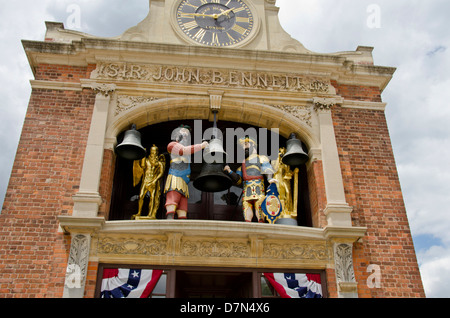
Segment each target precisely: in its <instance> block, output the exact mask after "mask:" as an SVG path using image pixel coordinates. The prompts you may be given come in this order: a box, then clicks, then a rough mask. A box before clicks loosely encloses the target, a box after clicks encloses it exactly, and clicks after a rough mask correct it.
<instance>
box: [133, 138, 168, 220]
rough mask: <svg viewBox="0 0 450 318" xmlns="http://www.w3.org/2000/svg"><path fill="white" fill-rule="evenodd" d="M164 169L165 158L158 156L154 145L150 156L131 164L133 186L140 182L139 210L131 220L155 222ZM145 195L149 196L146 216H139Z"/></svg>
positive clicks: (157, 150)
mask: <svg viewBox="0 0 450 318" xmlns="http://www.w3.org/2000/svg"><path fill="white" fill-rule="evenodd" d="M165 169H166V158H165V157H164V155H159V149H158V147H156V146H155V145H153V147H152V148H151V150H150V156H148V157H147V158H143V159H142V160H136V161H134V163H133V185H134V186H137V185H138V184H139V182H140V181H141V180H142V185H141V191H140V193H139V210H138V213H137V214H135V215H133V217H132V218H131V219H132V220H155V219H156V213H157V212H158V209H159V204H160V196H161V182H162V178H163V176H164V171H165ZM147 193H148V194H149V196H150V202H149V205H148V216H146V217H143V216H141V213H142V206H143V204H144V199H145V196H146V195H147Z"/></svg>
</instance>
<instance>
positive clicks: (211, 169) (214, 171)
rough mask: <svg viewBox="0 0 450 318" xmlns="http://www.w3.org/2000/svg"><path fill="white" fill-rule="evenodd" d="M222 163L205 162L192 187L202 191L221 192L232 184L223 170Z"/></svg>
mask: <svg viewBox="0 0 450 318" xmlns="http://www.w3.org/2000/svg"><path fill="white" fill-rule="evenodd" d="M223 167H224V165H223V163H205V164H204V165H203V167H202V171H201V172H200V175H199V176H198V178H197V179H196V180H195V181H194V187H195V188H196V189H198V190H200V191H202V192H212V193H215V192H222V191H226V190H228V189H229V188H231V186H232V185H233V181H232V180H231V178H230V177H229V176H228V175H226V174H225V172H224V171H223Z"/></svg>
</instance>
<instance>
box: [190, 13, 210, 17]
mask: <svg viewBox="0 0 450 318" xmlns="http://www.w3.org/2000/svg"><path fill="white" fill-rule="evenodd" d="M182 15H192V16H194V17H209V18H214V15H211V14H201V13H183V14H182Z"/></svg>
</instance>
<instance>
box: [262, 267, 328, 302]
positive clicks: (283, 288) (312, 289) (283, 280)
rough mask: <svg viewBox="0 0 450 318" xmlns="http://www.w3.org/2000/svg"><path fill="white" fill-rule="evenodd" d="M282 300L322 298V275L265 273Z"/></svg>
mask: <svg viewBox="0 0 450 318" xmlns="http://www.w3.org/2000/svg"><path fill="white" fill-rule="evenodd" d="M264 276H265V277H266V278H267V280H268V281H269V282H270V284H271V285H272V286H273V287H274V288H275V290H276V291H277V293H278V294H279V295H280V296H281V297H282V298H322V297H323V294H322V284H321V279H320V274H291V273H264Z"/></svg>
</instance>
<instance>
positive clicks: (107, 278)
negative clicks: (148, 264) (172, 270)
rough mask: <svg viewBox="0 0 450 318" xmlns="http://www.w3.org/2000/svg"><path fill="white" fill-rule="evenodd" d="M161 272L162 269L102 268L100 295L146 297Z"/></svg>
mask: <svg viewBox="0 0 450 318" xmlns="http://www.w3.org/2000/svg"><path fill="white" fill-rule="evenodd" d="M162 273H163V271H162V270H146V269H104V270H103V279H102V288H101V297H102V298H148V297H149V296H150V295H151V293H152V291H153V289H154V288H155V286H156V284H157V283H158V281H159V279H160V278H161V275H162Z"/></svg>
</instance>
